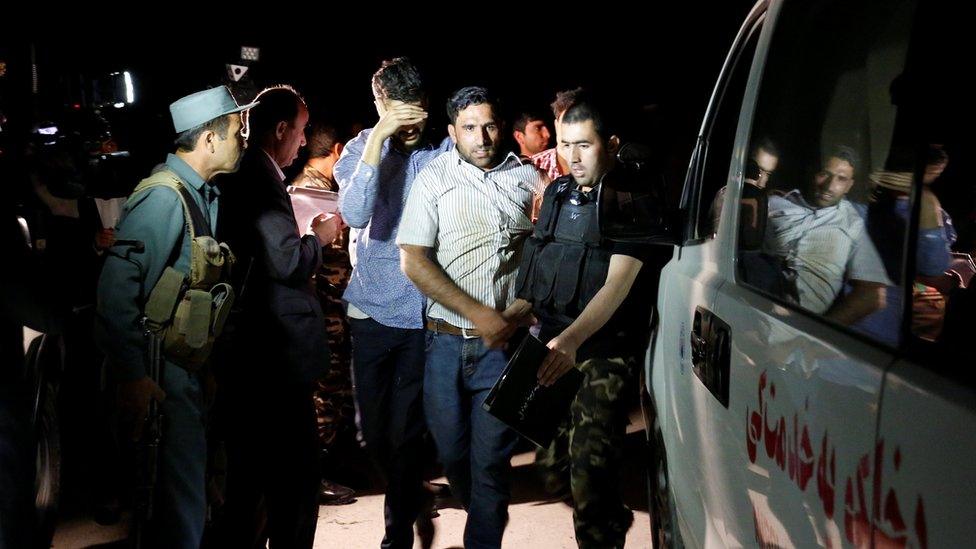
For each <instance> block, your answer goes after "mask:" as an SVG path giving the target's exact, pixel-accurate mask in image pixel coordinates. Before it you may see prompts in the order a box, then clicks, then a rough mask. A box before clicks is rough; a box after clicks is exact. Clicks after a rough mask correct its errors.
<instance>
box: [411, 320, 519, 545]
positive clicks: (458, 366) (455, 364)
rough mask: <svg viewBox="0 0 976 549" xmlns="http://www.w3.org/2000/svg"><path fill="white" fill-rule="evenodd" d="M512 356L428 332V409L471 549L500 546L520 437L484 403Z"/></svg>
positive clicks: (476, 341) (478, 341) (429, 422)
mask: <svg viewBox="0 0 976 549" xmlns="http://www.w3.org/2000/svg"><path fill="white" fill-rule="evenodd" d="M507 362H508V357H507V356H506V355H505V353H504V352H503V351H501V350H498V349H493V350H489V349H486V348H485V346H484V344H483V342H482V340H481V338H474V339H464V338H463V337H461V336H454V335H449V334H444V333H434V332H430V331H428V332H427V364H426V369H425V372H424V410H425V412H426V413H427V426H428V428H429V429H430V432H431V434H432V435H433V436H434V441H435V442H436V443H437V451H438V453H439V455H440V459H441V462H442V463H443V464H444V468H445V471H446V473H447V479H448V481H450V483H451V490H452V491H453V493H454V494H455V495H456V496H457V497H458V499H459V500H461V504H462V505H464V508H465V509H466V510H467V512H468V520H467V523H466V524H465V527H464V546H465V547H466V548H467V549H481V548H497V547H501V544H502V534H503V533H504V531H505V524H506V523H507V522H508V501H509V499H510V497H511V496H510V493H509V483H510V477H511V465H510V463H509V460H510V459H511V455H512V451H513V450H514V449H515V443H516V441H517V439H518V435H517V434H516V433H515V431H513V430H511V429H509V428H508V427H507V426H506V425H505V424H504V423H502V422H501V421H499V420H498V419H496V418H495V417H494V416H492V415H490V414H489V413H488V412H486V411H485V410H484V409H482V407H481V404H482V402H484V400H485V397H486V396H488V391H489V390H490V389H491V387H492V385H494V384H495V380H497V379H498V376H499V375H501V373H502V371H503V370H504V369H505V364H506V363H507Z"/></svg>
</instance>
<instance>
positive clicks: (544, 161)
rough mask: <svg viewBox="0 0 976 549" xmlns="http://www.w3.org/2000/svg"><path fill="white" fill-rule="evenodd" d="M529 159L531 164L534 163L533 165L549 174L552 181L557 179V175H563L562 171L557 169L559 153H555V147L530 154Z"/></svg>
mask: <svg viewBox="0 0 976 549" xmlns="http://www.w3.org/2000/svg"><path fill="white" fill-rule="evenodd" d="M530 160H531V162H532V163H533V164H535V167H537V168H539V169H540V170H542V171H543V172H545V174H546V175H547V176H549V179H550V180H552V181H555V180H557V179H559V177H560V176H561V175H563V174H562V172H561V171H559V155H558V154H556V148H555V147H553V148H551V149H546V150H544V151H542V152H540V153H536V154H534V155H532V158H531V159H530Z"/></svg>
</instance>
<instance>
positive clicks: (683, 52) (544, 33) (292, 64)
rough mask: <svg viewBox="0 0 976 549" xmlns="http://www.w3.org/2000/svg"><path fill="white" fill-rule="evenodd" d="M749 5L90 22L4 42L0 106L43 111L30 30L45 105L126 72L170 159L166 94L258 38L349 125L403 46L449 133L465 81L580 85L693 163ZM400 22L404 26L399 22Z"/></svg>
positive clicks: (153, 143) (201, 81) (208, 74)
mask: <svg viewBox="0 0 976 549" xmlns="http://www.w3.org/2000/svg"><path fill="white" fill-rule="evenodd" d="M750 7H751V3H750V2H744V1H741V0H740V1H735V2H714V3H713V2H708V3H698V4H696V3H691V2H686V3H683V5H681V6H677V5H668V6H661V5H658V3H650V4H647V5H646V6H644V7H642V8H641V11H642V12H645V13H647V14H648V15H646V16H643V17H640V18H638V17H636V16H635V15H634V14H633V13H632V12H631V11H632V10H623V9H622V8H612V9H617V10H620V11H619V13H604V14H599V15H597V16H594V17H592V18H591V17H589V16H587V15H586V14H585V13H584V12H583V11H582V10H571V12H568V15H567V16H566V17H565V21H566V22H557V23H553V22H552V19H553V15H551V14H550V15H549V16H547V17H548V19H540V18H533V17H531V16H529V15H523V16H520V15H517V14H516V12H512V13H511V14H506V15H505V17H502V18H499V17H496V18H495V21H496V22H495V23H491V24H476V23H475V22H474V21H475V20H473V19H471V20H470V21H468V19H469V18H466V19H465V21H466V22H465V23H464V24H460V23H459V24H458V25H457V26H449V25H448V26H432V25H430V24H429V23H428V24H426V27H425V28H423V29H422V30H417V28H416V27H412V26H411V25H410V21H408V19H410V17H405V18H404V21H402V22H401V21H398V20H397V17H393V16H387V17H385V18H377V19H381V21H384V22H381V23H379V24H375V23H374V24H373V26H371V27H366V26H363V25H358V26H353V25H348V26H344V25H343V23H342V22H341V21H339V20H335V22H334V23H332V24H323V19H322V18H320V17H319V18H314V17H310V18H309V20H308V21H300V22H295V21H292V22H291V23H290V24H289V25H287V26H284V27H277V30H275V31H270V32H265V31H261V32H259V31H257V30H256V29H255V28H254V27H253V23H252V24H251V26H250V27H247V26H244V27H242V29H241V30H240V31H236V32H233V33H230V32H227V31H226V30H224V31H219V32H215V33H214V36H210V37H206V36H202V35H200V34H199V33H197V34H195V35H192V37H178V38H176V39H171V40H168V41H165V40H160V39H159V35H158V34H157V33H146V34H139V33H137V32H136V31H133V30H131V29H129V30H126V31H123V32H121V33H119V32H114V31H109V30H105V29H103V28H98V27H84V26H80V25H79V26H78V27H76V28H75V32H74V34H75V35H74V36H71V37H69V38H68V39H67V40H65V38H64V37H61V38H60V39H59V40H58V42H57V43H55V42H54V41H53V40H48V39H44V38H37V37H31V36H27V37H25V39H24V40H23V41H22V42H20V43H7V44H3V43H2V42H0V56H6V57H7V58H8V76H7V78H6V80H7V82H3V81H0V82H2V86H4V87H2V88H0V101H3V103H4V104H2V105H0V109H3V110H4V111H5V112H7V114H8V117H10V118H20V119H21V121H23V119H24V118H25V117H26V115H27V113H30V112H31V110H33V109H25V108H23V107H24V103H25V102H26V103H28V104H29V103H30V100H29V96H24V95H23V93H24V92H25V91H26V86H27V85H28V84H29V67H27V66H25V64H26V61H27V60H28V59H29V57H28V55H27V54H26V52H27V51H29V50H28V44H29V43H30V42H31V41H33V42H34V44H35V45H36V48H37V51H38V63H39V79H40V86H41V90H42V100H41V101H36V102H35V103H41V106H40V109H39V110H40V111H41V112H42V113H51V112H53V111H54V110H56V109H55V108H56V107H57V106H58V105H60V104H64V103H67V102H69V101H70V100H72V99H73V97H71V96H72V94H71V93H70V92H68V91H67V90H69V89H71V86H70V85H69V82H70V81H71V79H75V80H77V75H78V74H79V73H84V74H86V75H95V74H100V73H104V72H108V71H112V70H129V71H131V72H132V73H133V75H134V78H135V80H136V87H137V106H136V108H134V109H128V110H130V111H132V112H131V113H130V114H128V115H127V116H128V117H129V118H130V119H131V120H136V121H138V122H134V123H132V126H133V127H132V128H131V129H128V130H127V129H126V128H124V127H122V126H125V124H119V128H117V130H116V133H117V134H119V137H120V140H123V141H124V140H126V139H128V140H130V142H131V143H130V144H125V143H123V146H130V147H132V148H134V149H145V151H143V152H145V154H146V155H147V157H155V158H159V156H158V155H160V154H161V153H162V152H163V151H159V149H160V148H163V147H165V146H166V144H167V143H168V142H169V140H170V138H171V137H172V136H171V134H170V132H171V130H172V128H171V126H169V119H168V111H167V106H168V104H169V103H170V102H171V101H173V100H175V99H176V98H178V97H180V96H182V95H185V94H187V93H190V92H193V91H197V90H199V89H203V88H205V87H208V86H213V85H215V84H219V83H221V82H222V80H223V79H224V78H225V76H224V75H225V68H224V64H225V63H235V62H238V61H237V59H238V56H239V51H240V50H239V48H240V46H241V45H252V46H258V47H260V48H261V59H260V62H259V63H257V64H256V65H254V66H252V68H251V69H250V73H249V76H251V77H252V79H253V81H254V83H255V85H256V86H258V88H259V89H260V87H261V86H264V85H269V84H276V83H290V84H293V85H294V86H295V87H296V88H298V89H299V91H300V92H301V93H303V95H305V97H306V99H307V100H308V104H309V108H310V110H311V112H312V115H313V118H314V117H316V116H317V115H319V116H321V115H322V114H323V113H324V114H325V115H326V116H327V117H328V118H330V119H333V120H335V121H337V122H339V123H341V124H347V123H350V122H354V121H360V122H362V123H364V124H365V125H366V127H369V126H371V125H372V124H373V122H375V119H376V114H375V111H374V109H373V105H372V96H371V93H370V88H369V79H370V76H371V74H372V73H373V71H375V70H376V68H377V67H378V65H379V62H380V61H381V60H382V59H385V58H389V57H394V56H398V55H406V56H408V57H410V58H411V59H413V61H414V62H415V63H416V64H417V65H418V66H419V67H420V68H421V70H422V72H423V74H424V76H425V79H426V81H427V83H428V88H429V91H430V95H431V111H432V113H433V116H434V118H433V119H432V121H433V124H434V126H435V128H437V130H436V131H438V132H439V131H443V124H444V115H443V104H444V99H445V98H446V96H447V94H449V93H450V92H451V91H453V90H454V89H457V88H459V87H461V86H465V85H470V84H480V85H486V86H488V87H489V88H491V89H492V90H493V91H494V92H495V93H496V94H498V95H500V96H501V97H502V98H503V100H505V102H506V103H507V105H508V106H509V107H510V108H511V109H516V108H521V107H527V108H535V109H539V110H543V112H547V111H548V104H549V102H550V101H552V98H553V95H554V93H555V91H557V90H559V89H565V88H569V87H574V86H576V85H583V86H586V87H588V88H593V89H597V90H600V91H602V92H604V93H610V94H612V96H613V97H614V104H615V105H618V106H619V107H620V108H621V112H622V113H626V114H627V115H628V118H629V119H630V121H631V122H637V121H639V123H637V124H636V131H635V132H634V133H635V135H634V137H640V139H642V140H645V141H652V142H658V143H660V144H661V145H662V147H661V148H665V149H667V152H666V154H665V156H668V157H672V158H671V160H669V162H672V163H674V164H675V165H676V166H682V165H684V164H685V163H686V162H687V154H688V150H689V149H690V146H691V143H692V139H693V137H694V134H695V132H696V131H697V126H698V124H699V123H700V121H701V116H702V113H703V111H704V106H705V103H706V101H707V99H708V95H709V93H710V91H711V85H712V83H713V82H714V79H715V76H716V75H717V73H718V70H719V68H720V66H721V63H722V60H723V58H724V55H725V52H726V50H727V48H728V46H729V45H730V44H731V41H732V38H733V37H734V35H735V32H736V31H737V30H738V26H739V24H740V22H741V20H742V18H743V17H744V15H745V14H746V12H747V11H748V9H749V8H750ZM516 17H517V18H516ZM458 19H461V17H458ZM343 21H344V20H343ZM394 22H396V23H398V24H402V28H394V26H393V25H394ZM215 28H216V27H215ZM311 28H315V29H318V30H315V31H312V30H309V29H311ZM296 29H300V30H296ZM367 35H368V36H367ZM149 36H153V37H154V38H153V39H150V38H148V37H149ZM652 104H653V105H657V107H656V110H655V111H654V113H655V114H653V115H650V116H644V117H636V113H638V112H639V108H640V107H641V106H646V105H652ZM33 116H38V115H31V117H33ZM44 116H51V115H48V114H45V115H44ZM15 122H16V121H15ZM637 133H640V134H642V135H640V136H638V135H636V134H637ZM126 134H132V135H126ZM650 134H654V137H653V138H650V137H648V135H650Z"/></svg>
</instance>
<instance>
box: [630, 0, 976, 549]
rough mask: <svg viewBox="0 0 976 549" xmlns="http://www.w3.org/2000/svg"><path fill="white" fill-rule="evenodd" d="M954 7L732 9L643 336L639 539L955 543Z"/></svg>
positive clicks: (963, 417) (961, 333)
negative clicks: (643, 510)
mask: <svg viewBox="0 0 976 549" xmlns="http://www.w3.org/2000/svg"><path fill="white" fill-rule="evenodd" d="M963 4H964V3H959V5H960V6H962V5H963ZM961 10H962V7H958V8H957V7H955V5H954V3H949V2H928V1H926V2H922V1H916V0H827V1H824V0H806V1H801V0H795V1H789V0H787V1H777V0H770V1H768V2H767V1H762V2H759V3H758V4H756V6H755V7H754V8H753V10H752V11H751V13H750V14H749V16H748V17H747V19H746V21H745V23H744V24H743V25H742V27H741V30H740V32H739V33H738V35H737V37H736V39H735V42H734V44H733V46H732V49H731V51H730V53H729V55H728V57H727V59H726V62H725V64H724V67H723V69H722V72H721V74H720V76H719V78H718V83H717V84H716V86H715V89H714V92H713V95H712V97H711V100H710V102H709V105H708V108H707V111H706V114H705V119H704V122H703V124H702V127H701V132H700V134H699V138H698V142H697V145H696V148H695V151H694V153H693V155H692V158H691V162H690V165H689V169H688V174H687V178H686V180H685V186H684V190H683V193H682V197H681V209H680V213H681V216H680V219H681V223H680V225H681V226H680V227H679V229H678V231H677V232H678V233H680V234H679V235H677V236H675V238H674V241H675V243H676V245H677V246H676V249H675V254H674V257H673V258H672V259H671V261H670V263H668V265H667V266H666V267H665V269H664V270H663V272H662V275H661V285H660V292H659V297H658V302H657V307H658V311H659V315H658V321H657V324H656V328H655V331H654V335H653V338H652V341H651V344H650V348H649V351H648V355H647V364H646V371H645V379H646V389H647V391H648V393H649V394H648V395H647V396H648V397H649V409H648V412H649V414H648V415H649V416H650V417H649V420H648V435H649V438H650V440H651V442H652V454H653V458H652V459H653V463H652V467H651V471H652V475H651V476H652V479H651V480H652V482H651V484H652V490H651V491H652V496H653V501H652V515H653V516H654V518H652V521H653V525H652V526H653V528H654V529H655V533H656V535H655V537H656V539H657V541H658V542H659V546H661V545H665V546H671V545H682V544H683V545H688V546H694V547H811V546H827V547H869V546H870V547H918V548H926V547H972V546H976V383H974V378H976V376H974V372H976V352H974V349H976V328H974V327H976V322H974V321H973V320H971V319H972V318H973V315H976V311H974V301H976V299H974V297H973V292H976V290H974V289H972V288H968V286H969V283H970V282H972V283H973V284H976V279H973V280H972V281H970V276H971V275H972V271H973V269H974V267H973V264H972V261H971V259H970V255H969V254H971V253H972V251H973V250H974V249H976V234H974V229H976V227H974V224H976V215H974V212H976V208H974V206H976V200H974V198H976V192H974V191H976V174H974V168H973V163H974V160H976V154H973V150H972V147H973V135H974V132H976V124H974V122H976V117H974V116H973V115H972V108H971V105H972V104H973V101H972V100H969V99H966V98H964V94H965V93H966V92H967V91H968V90H969V89H971V87H970V86H969V85H968V84H966V80H968V77H969V74H968V73H969V72H971V71H970V69H971V68H972V67H973V61H972V54H973V53H974V48H973V47H972V39H969V41H968V44H969V46H968V48H964V47H963V46H962V42H963V36H964V35H963V33H962V32H959V31H958V30H957V28H956V26H957V25H960V26H961V24H963V23H961V22H963V21H966V20H967V18H966V17H964V16H963V14H962V13H961ZM972 32H973V31H972V30H969V31H968V33H969V34H970V35H971V34H972ZM964 99H966V100H964ZM967 288H968V289H967Z"/></svg>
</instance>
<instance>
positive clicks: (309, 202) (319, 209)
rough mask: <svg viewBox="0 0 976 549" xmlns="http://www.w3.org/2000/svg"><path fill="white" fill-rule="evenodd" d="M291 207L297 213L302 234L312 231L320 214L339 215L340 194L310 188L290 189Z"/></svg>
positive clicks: (296, 219)
mask: <svg viewBox="0 0 976 549" xmlns="http://www.w3.org/2000/svg"><path fill="white" fill-rule="evenodd" d="M288 195H289V196H290V197H291V207H292V209H293V210H294V211H295V222H296V223H297V224H298V230H299V232H300V233H301V234H306V233H308V232H309V231H310V230H311V227H312V221H313V220H314V219H315V218H316V216H318V215H319V214H323V213H326V214H331V213H338V210H339V193H337V192H333V191H325V190H322V189H311V188H308V187H295V186H289V187H288Z"/></svg>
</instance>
